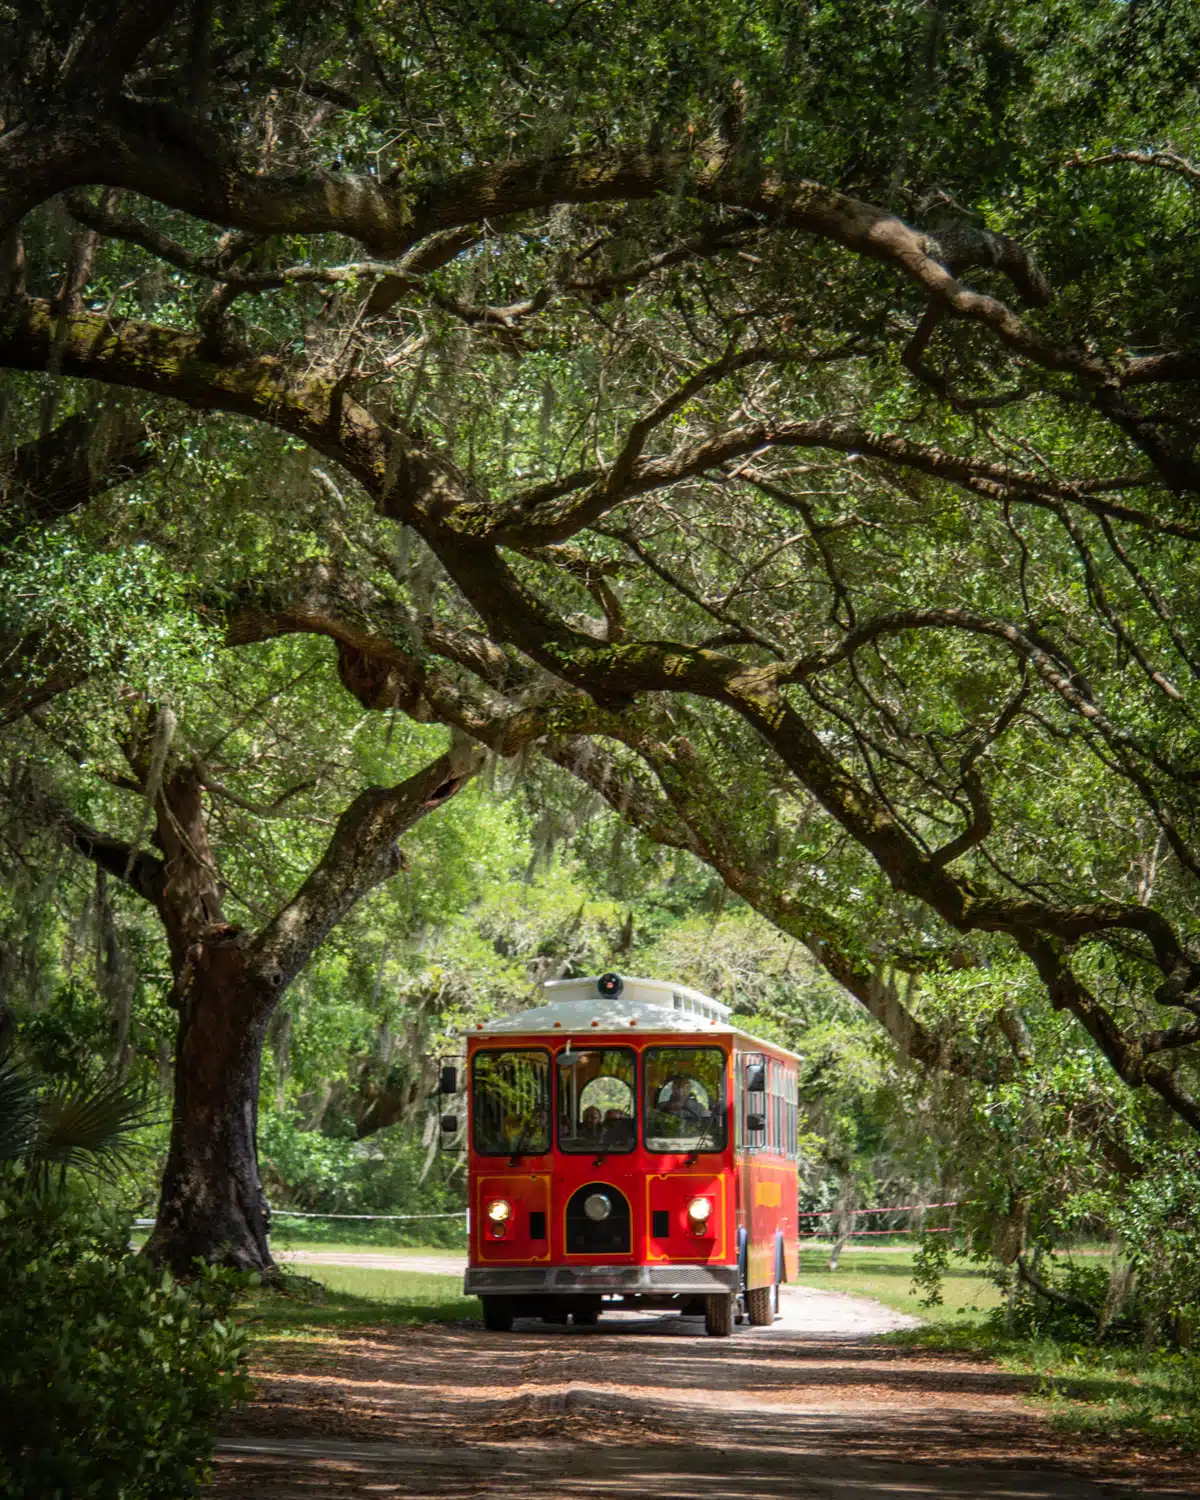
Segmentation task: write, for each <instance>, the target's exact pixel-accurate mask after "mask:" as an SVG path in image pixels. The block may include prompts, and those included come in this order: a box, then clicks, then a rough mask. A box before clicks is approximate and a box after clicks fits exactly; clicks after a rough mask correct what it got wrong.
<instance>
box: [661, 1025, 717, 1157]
mask: <svg viewBox="0 0 1200 1500" xmlns="http://www.w3.org/2000/svg"><path fill="white" fill-rule="evenodd" d="M725 1061H726V1059H725V1053H724V1052H723V1051H722V1050H721V1048H720V1047H648V1048H647V1049H646V1054H645V1061H644V1063H643V1067H644V1070H645V1082H646V1095H645V1098H646V1122H645V1142H646V1150H647V1151H660V1152H675V1151H724V1149H725V1138H726V1124H725V1115H726V1109H725Z"/></svg>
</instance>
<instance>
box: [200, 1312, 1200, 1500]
mask: <svg viewBox="0 0 1200 1500" xmlns="http://www.w3.org/2000/svg"><path fill="white" fill-rule="evenodd" d="M322 1354H323V1358H322V1361H321V1364H320V1366H319V1367H317V1368H314V1367H313V1366H312V1365H311V1364H310V1363H309V1361H308V1360H307V1359H306V1358H305V1357H304V1355H302V1354H299V1351H297V1357H295V1358H289V1357H286V1355H285V1357H284V1358H282V1359H280V1360H278V1361H275V1362H274V1363H275V1367H274V1368H272V1369H271V1370H270V1371H269V1372H263V1375H262V1380H261V1390H260V1398H259V1400H258V1401H257V1402H255V1404H254V1405H253V1407H252V1408H251V1409H250V1410H249V1411H248V1412H247V1413H245V1414H244V1416H243V1417H242V1418H241V1419H239V1421H238V1423H237V1424H236V1428H235V1429H234V1430H232V1431H231V1432H230V1435H229V1442H228V1444H227V1445H226V1446H225V1448H224V1449H223V1456H222V1462H221V1474H220V1478H219V1480H218V1483H217V1485H216V1488H215V1491H214V1493H215V1495H216V1496H219V1497H222V1500H251V1497H253V1500H259V1497H263V1500H269V1497H271V1496H273V1495H274V1496H278V1497H280V1500H307V1497H309V1496H312V1497H314V1500H315V1497H316V1496H318V1495H320V1496H322V1497H326V1496H327V1497H330V1500H343V1497H350V1496H364V1497H365V1496H376V1495H378V1496H380V1497H405V1496H410V1495H412V1496H417V1495H433V1494H437V1495H441V1496H451V1497H456V1496H460V1495H461V1496H493V1495H494V1496H506V1495H513V1496H516V1495H524V1494H528V1493H531V1492H532V1491H533V1490H534V1488H536V1492H537V1493H538V1494H539V1495H546V1496H550V1497H563V1500H575V1497H579V1500H583V1497H584V1496H615V1497H624V1496H629V1497H633V1496H639V1497H640V1496H650V1497H655V1500H673V1497H676V1496H678V1497H681V1500H682V1497H685V1496H686V1497H688V1500H694V1496H695V1495H696V1494H697V1493H698V1492H700V1491H702V1492H703V1493H704V1495H705V1496H706V1497H715V1500H733V1497H734V1496H735V1495H736V1496H737V1497H739V1500H742V1497H744V1496H745V1494H746V1493H747V1488H748V1487H750V1488H752V1490H753V1492H754V1493H755V1494H756V1495H758V1496H766V1497H774V1496H780V1497H782V1496H785V1495H786V1496H789V1497H802V1496H809V1495H811V1496H822V1497H841V1496H846V1497H850V1496H880V1497H885V1496H897V1497H899V1496H904V1495H925V1496H944V1497H946V1500H951V1497H958V1496H963V1497H966V1496H994V1497H996V1500H1000V1497H1005V1500H1059V1497H1063V1500H1066V1497H1076V1500H1087V1497H1091V1496H1096V1497H1099V1496H1100V1494H1101V1493H1102V1492H1101V1491H1100V1490H1098V1489H1095V1488H1093V1487H1092V1484H1091V1482H1090V1480H1089V1479H1088V1478H1087V1477H1085V1476H1086V1474H1087V1473H1089V1472H1090V1473H1092V1474H1095V1473H1097V1468H1096V1462H1097V1459H1096V1454H1097V1452H1098V1451H1099V1450H1096V1449H1095V1448H1094V1446H1093V1452H1092V1454H1091V1455H1090V1457H1089V1455H1087V1454H1085V1453H1084V1452H1082V1451H1072V1450H1071V1449H1070V1448H1069V1446H1066V1445H1064V1440H1063V1438H1062V1436H1061V1435H1060V1434H1058V1433H1056V1432H1055V1431H1054V1430H1053V1429H1052V1428H1051V1427H1050V1426H1049V1424H1048V1423H1046V1422H1045V1421H1044V1420H1042V1419H1041V1418H1039V1417H1038V1416H1037V1415H1036V1414H1035V1413H1033V1412H1032V1411H1031V1410H1030V1408H1029V1406H1028V1404H1027V1402H1026V1400H1025V1399H1024V1398H1025V1397H1026V1396H1027V1395H1028V1394H1029V1393H1030V1392H1031V1391H1032V1389H1033V1388H1034V1386H1035V1384H1036V1379H1035V1377H1033V1376H1022V1375H1012V1374H1007V1373H1005V1372H1003V1371H999V1370H997V1369H996V1368H995V1367H994V1366H992V1365H991V1364H989V1363H987V1362H986V1361H983V1360H980V1359H977V1358H973V1357H971V1356H967V1355H963V1356H957V1355H956V1356H948V1355H945V1354H930V1353H928V1352H927V1351H924V1350H921V1349H917V1348H907V1347H900V1346H893V1345H888V1344H884V1343H881V1342H879V1341H878V1340H870V1339H862V1338H837V1337H828V1338H816V1337H811V1336H804V1335H802V1334H798V1333H797V1332H795V1331H794V1330H792V1329H789V1328H787V1327H785V1326H783V1324H782V1323H779V1324H776V1326H775V1327H774V1328H770V1329H755V1330H750V1329H742V1330H739V1331H738V1332H737V1333H736V1334H735V1335H734V1337H733V1338H731V1339H728V1340H725V1339H710V1338H706V1337H705V1336H704V1335H703V1332H702V1325H701V1324H700V1323H699V1322H695V1323H693V1322H692V1321H691V1320H684V1319H680V1318H676V1317H652V1316H649V1315H619V1316H614V1317H611V1318H605V1319H604V1320H602V1322H601V1323H600V1325H599V1326H598V1327H597V1328H595V1329H585V1330H574V1329H572V1328H571V1327H570V1326H563V1327H559V1326H550V1327H547V1326H545V1325H542V1324H540V1323H535V1322H533V1321H532V1320H527V1321H525V1322H523V1323H520V1324H518V1328H517V1331H516V1332H515V1333H513V1334H508V1335H506V1334H489V1333H485V1332H481V1331H478V1330H477V1329H476V1328H474V1327H467V1326H463V1325H453V1324H450V1325H443V1326H434V1325H425V1326H423V1327H395V1328H391V1329H384V1328H375V1329H372V1330H370V1331H369V1332H367V1331H364V1332H363V1333H361V1334H360V1335H358V1336H348V1337H346V1338H344V1339H343V1340H341V1341H340V1342H338V1343H337V1344H335V1345H334V1346H332V1347H331V1348H329V1349H327V1350H323V1351H322ZM1105 1462H1106V1464H1107V1470H1108V1473H1109V1474H1110V1475H1111V1474H1112V1473H1113V1472H1115V1471H1116V1470H1117V1469H1119V1463H1118V1460H1117V1459H1116V1458H1113V1457H1112V1456H1111V1455H1109V1456H1107V1457H1106V1458H1105ZM1142 1492H1143V1493H1158V1494H1163V1495H1168V1494H1175V1495H1177V1496H1179V1497H1182V1496H1184V1495H1186V1494H1187V1493H1189V1492H1192V1491H1191V1490H1190V1488H1189V1486H1186V1485H1185V1486H1183V1487H1180V1488H1178V1489H1174V1490H1173V1489H1171V1488H1170V1487H1169V1486H1168V1487H1163V1488H1160V1489H1158V1490H1143V1491H1142Z"/></svg>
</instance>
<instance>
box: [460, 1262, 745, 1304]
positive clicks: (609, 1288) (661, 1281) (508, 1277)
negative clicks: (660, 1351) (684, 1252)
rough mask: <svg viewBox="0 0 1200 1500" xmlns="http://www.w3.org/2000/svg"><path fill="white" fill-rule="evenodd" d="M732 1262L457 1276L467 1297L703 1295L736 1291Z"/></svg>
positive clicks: (498, 1269)
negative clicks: (460, 1278) (461, 1280)
mask: <svg viewBox="0 0 1200 1500" xmlns="http://www.w3.org/2000/svg"><path fill="white" fill-rule="evenodd" d="M739 1285H740V1276H739V1272H738V1268H737V1266H736V1265H732V1266H544V1267H543V1266H533V1267H529V1266H520V1267H516V1266H514V1267H508V1266H494V1267H493V1266H471V1267H470V1268H469V1269H468V1271H467V1274H466V1277H465V1279H464V1281H463V1290H464V1291H465V1292H466V1294H467V1296H469V1297H493V1296H499V1297H528V1296H545V1295H549V1296H562V1295H564V1294H566V1295H571V1294H578V1293H580V1292H583V1293H586V1294H590V1295H592V1296H599V1297H621V1296H624V1297H638V1296H644V1295H649V1296H654V1297H672V1296H676V1297H708V1296H712V1295H713V1294H714V1293H718V1292H736V1291H737V1290H738V1287H739Z"/></svg>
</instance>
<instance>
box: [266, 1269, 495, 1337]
mask: <svg viewBox="0 0 1200 1500" xmlns="http://www.w3.org/2000/svg"><path fill="white" fill-rule="evenodd" d="M239 1316H240V1317H241V1319H242V1320H243V1321H244V1322H245V1324H246V1325H247V1327H248V1328H249V1330H250V1332H251V1335H252V1336H253V1338H254V1341H255V1343H256V1344H259V1345H262V1344H276V1343H279V1342H286V1343H292V1342H295V1341H298V1340H304V1341H316V1342H324V1341H328V1340H331V1339H335V1338H336V1336H337V1335H338V1334H339V1333H342V1332H346V1331H348V1330H353V1329H355V1328H366V1327H379V1326H380V1325H386V1324H389V1323H393V1324H394V1323H435V1322H441V1323H445V1322H456V1321H458V1320H460V1319H463V1318H482V1316H483V1311H482V1308H481V1307H480V1305H479V1302H478V1300H477V1299H476V1298H475V1297H464V1296H463V1295H462V1291H461V1289H460V1283H459V1281H458V1279H457V1278H456V1277H451V1276H439V1275H437V1274H427V1273H425V1272H421V1271H375V1270H370V1269H368V1268H366V1267H363V1266H306V1267H305V1269H304V1273H303V1274H302V1275H294V1276H293V1275H288V1276H285V1278H284V1281H283V1285H282V1287H281V1288H274V1287H260V1288H256V1289H255V1290H254V1291H252V1292H250V1293H249V1294H248V1296H247V1297H246V1299H245V1301H244V1302H243V1303H242V1305H241V1308H240V1309H239Z"/></svg>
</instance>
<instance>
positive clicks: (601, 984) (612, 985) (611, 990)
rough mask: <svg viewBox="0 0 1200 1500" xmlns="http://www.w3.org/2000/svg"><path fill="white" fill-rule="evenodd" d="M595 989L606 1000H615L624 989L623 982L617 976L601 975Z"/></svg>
mask: <svg viewBox="0 0 1200 1500" xmlns="http://www.w3.org/2000/svg"><path fill="white" fill-rule="evenodd" d="M596 988H597V989H598V990H599V991H600V993H601V994H602V995H604V996H605V997H606V998H607V999H609V1000H615V999H616V997H617V996H618V995H619V994H620V993H621V991H622V990H623V989H624V988H625V981H624V980H623V979H622V978H621V976H620V975H619V974H601V976H600V978H599V979H597V981H596Z"/></svg>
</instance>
